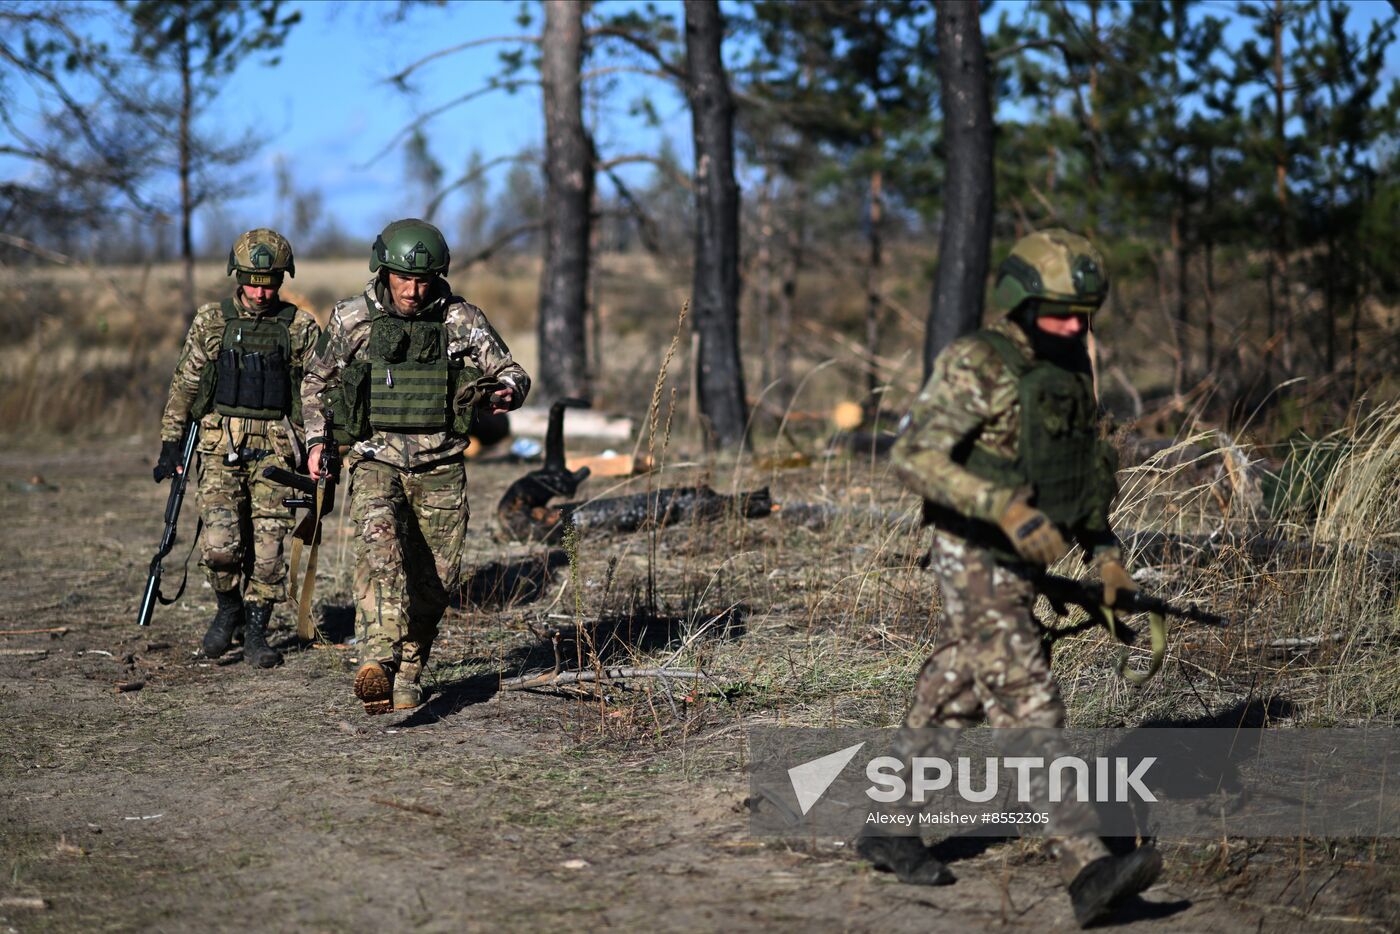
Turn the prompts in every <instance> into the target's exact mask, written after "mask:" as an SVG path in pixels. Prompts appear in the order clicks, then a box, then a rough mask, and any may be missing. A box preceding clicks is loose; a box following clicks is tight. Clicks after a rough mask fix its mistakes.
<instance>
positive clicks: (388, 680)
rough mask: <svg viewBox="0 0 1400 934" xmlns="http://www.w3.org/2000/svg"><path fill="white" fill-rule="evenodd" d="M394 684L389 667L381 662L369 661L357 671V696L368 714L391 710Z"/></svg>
mask: <svg viewBox="0 0 1400 934" xmlns="http://www.w3.org/2000/svg"><path fill="white" fill-rule="evenodd" d="M393 686H394V685H393V677H392V675H390V673H389V669H388V668H386V667H385V666H384V665H383V664H381V663H380V662H377V661H373V660H370V661H367V662H365V663H364V664H363V665H361V666H360V670H359V671H357V672H355V696H356V697H358V698H359V699H360V702H361V703H362V704H364V705H365V713H367V714H378V713H388V712H389V709H390V707H389V697H390V695H391V694H392V692H393Z"/></svg>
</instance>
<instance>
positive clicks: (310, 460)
mask: <svg viewBox="0 0 1400 934" xmlns="http://www.w3.org/2000/svg"><path fill="white" fill-rule="evenodd" d="M324 447H325V445H324V444H314V445H312V446H311V450H309V451H307V452H306V472H307V474H309V475H310V477H311V479H312V480H320V479H321V478H322V477H324V476H325V475H326V471H325V470H324V469H323V467H324V465H323V464H322V463H321V453H322V451H321V449H322V448H324Z"/></svg>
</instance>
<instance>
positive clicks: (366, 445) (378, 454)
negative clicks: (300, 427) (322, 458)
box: [301, 279, 530, 469]
mask: <svg viewBox="0 0 1400 934" xmlns="http://www.w3.org/2000/svg"><path fill="white" fill-rule="evenodd" d="M377 285H378V280H377V279H371V280H370V281H369V283H368V284H366V286H365V290H364V292H362V293H361V294H360V295H357V296H355V297H354V298H348V299H345V300H344V301H342V302H339V303H337V304H336V306H335V310H334V311H332V312H331V320H330V324H329V325H328V326H327V328H326V338H325V343H324V346H323V347H322V348H321V349H320V350H318V351H317V353H316V355H315V357H314V359H313V360H312V362H311V364H310V365H309V366H307V368H306V375H305V376H304V377H303V379H302V383H301V404H302V415H303V417H304V418H305V420H306V435H307V446H308V447H310V446H311V445H314V444H317V443H320V442H321V441H322V440H324V436H325V430H326V409H325V403H324V396H325V393H327V391H330V392H332V393H334V392H335V391H336V390H338V388H339V385H340V372H341V370H343V369H344V368H345V367H346V366H348V365H349V364H350V363H351V362H353V361H354V360H355V359H356V358H357V357H358V356H359V355H360V354H361V353H363V352H366V346H365V345H366V344H367V343H368V341H369V333H370V322H371V320H372V318H373V316H375V315H378V314H382V313H388V314H395V315H396V314H398V313H397V312H396V311H394V310H393V306H392V304H391V303H390V302H389V300H388V299H387V297H386V296H383V295H381V293H380V290H379V288H378V287H377ZM436 301H438V302H445V303H446V311H445V313H444V315H443V323H444V326H445V327H446V329H447V354H448V356H449V357H452V358H453V359H456V360H463V361H465V362H469V363H470V364H471V365H472V366H475V367H477V368H478V369H480V370H481V371H482V373H483V374H485V375H486V376H488V377H494V378H495V379H498V380H500V381H501V382H503V383H507V384H509V385H510V386H512V387H513V388H514V389H515V394H514V400H513V401H512V403H511V404H512V406H513V407H515V406H519V405H520V404H521V403H522V402H523V401H524V400H525V396H526V395H527V394H528V393H529V392H530V377H529V376H528V375H526V373H525V371H524V370H523V369H522V368H521V366H520V364H518V363H516V362H515V360H514V359H512V358H511V355H510V348H509V347H507V346H506V344H505V341H503V340H501V337H500V335H499V334H497V333H496V329H495V328H493V327H491V322H490V321H487V320H486V314H485V313H484V312H483V311H482V310H481V309H480V308H478V307H476V306H475V305H473V304H471V303H470V302H468V301H466V300H465V299H463V298H461V297H460V296H458V295H454V294H453V293H452V289H451V287H450V286H449V285H447V283H446V282H442V284H441V289H440V290H439V294H438V297H437V299H436ZM466 447H467V439H466V438H464V437H462V436H460V435H456V434H453V433H451V432H435V433H432V434H403V433H398V432H387V431H376V432H375V433H374V434H372V435H371V436H370V437H368V438H366V439H365V440H363V441H359V442H356V443H355V446H354V447H353V448H352V449H351V451H350V463H351V464H352V465H353V464H354V463H355V462H357V461H359V460H364V459H368V460H375V461H380V462H381V463H385V464H390V465H392V466H394V467H399V468H403V469H414V468H418V467H426V466H428V465H430V464H434V463H436V462H438V461H441V460H445V459H447V458H449V457H454V456H456V455H458V454H461V453H462V452H463V451H464V450H466Z"/></svg>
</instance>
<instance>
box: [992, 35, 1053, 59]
mask: <svg viewBox="0 0 1400 934" xmlns="http://www.w3.org/2000/svg"><path fill="white" fill-rule="evenodd" d="M1051 48H1053V49H1058V50H1059V51H1060V53H1061V54H1063V55H1068V54H1069V46H1067V45H1065V43H1063V42H1061V41H1060V40H1059V39H1049V38H1046V39H1027V40H1026V41H1025V42H1018V43H1016V44H1015V45H1008V46H1007V47H1006V48H1004V49H997V50H996V51H995V52H988V53H987V58H988V59H990V60H992V61H994V62H998V61H1001V60H1002V59H1003V58H1009V57H1011V56H1012V55H1016V54H1018V53H1020V52H1025V51H1027V50H1028V49H1051Z"/></svg>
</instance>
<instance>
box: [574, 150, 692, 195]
mask: <svg viewBox="0 0 1400 934" xmlns="http://www.w3.org/2000/svg"><path fill="white" fill-rule="evenodd" d="M632 162H646V163H649V164H651V165H654V166H656V167H657V168H658V169H660V170H661V171H662V172H663V173H665V174H666V176H667V177H668V178H670V179H671V180H672V181H673V182H675V183H676V184H677V185H680V186H681V187H682V188H684V189H685V190H686V191H693V190H694V188H695V186H694V183H693V182H692V181H691V179H690V176H689V175H685V174H684V173H682V172H680V171H679V170H678V169H677V168H676V166H675V164H674V163H671V162H667V161H666V160H665V159H658V158H657V157H656V156H653V155H649V154H647V153H644V152H634V153H628V154H627V155H625V156H614V157H613V158H611V159H606V160H604V161H602V162H599V163H598V171H600V172H611V170H612V169H615V168H617V167H618V166H619V165H627V164H628V163H632Z"/></svg>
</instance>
